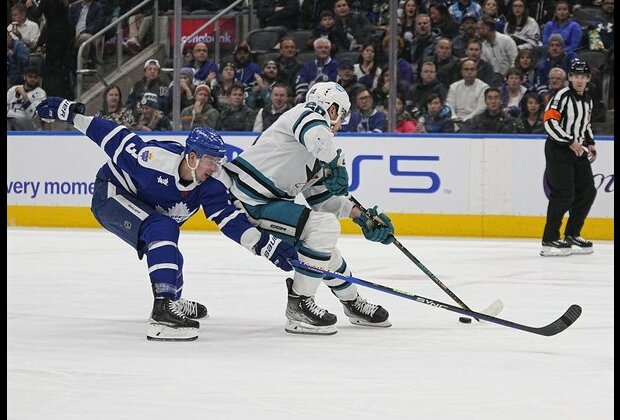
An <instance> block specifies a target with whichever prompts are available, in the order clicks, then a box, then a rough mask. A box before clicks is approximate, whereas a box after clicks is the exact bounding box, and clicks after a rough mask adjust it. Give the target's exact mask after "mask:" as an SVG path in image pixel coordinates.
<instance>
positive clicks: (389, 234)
mask: <svg viewBox="0 0 620 420" xmlns="http://www.w3.org/2000/svg"><path fill="white" fill-rule="evenodd" d="M375 217H378V218H379V220H380V222H379V221H377V220H376V219H375ZM353 221H354V222H355V223H357V224H358V225H360V226H361V228H362V232H363V233H364V237H365V238H366V239H368V240H369V241H373V242H381V243H382V244H385V245H387V244H391V243H392V241H394V226H392V221H391V220H390V218H389V217H387V215H386V214H385V213H379V212H378V211H377V206H374V207H373V208H370V209H368V210H367V211H366V213H362V214H360V215H359V216H358V217H356V218H355V219H353Z"/></svg>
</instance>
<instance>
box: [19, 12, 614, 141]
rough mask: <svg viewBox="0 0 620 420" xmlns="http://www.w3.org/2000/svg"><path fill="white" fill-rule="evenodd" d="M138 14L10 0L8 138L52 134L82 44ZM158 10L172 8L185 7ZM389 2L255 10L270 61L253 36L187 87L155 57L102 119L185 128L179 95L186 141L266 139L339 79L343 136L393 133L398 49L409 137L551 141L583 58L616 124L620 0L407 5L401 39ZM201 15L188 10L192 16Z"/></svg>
mask: <svg viewBox="0 0 620 420" xmlns="http://www.w3.org/2000/svg"><path fill="white" fill-rule="evenodd" d="M137 3H138V2H137V1H122V2H121V1H115V0H77V1H68V0H26V1H23V0H7V15H8V18H7V126H8V127H10V129H13V130H38V129H42V128H43V125H42V124H41V122H40V121H37V118H38V117H36V113H34V112H33V109H35V108H36V105H37V103H38V102H39V101H41V100H43V99H44V98H45V97H46V95H49V96H63V97H67V98H73V91H72V89H71V86H72V85H71V83H70V76H71V74H72V72H74V71H75V65H76V64H75V62H76V59H77V52H78V50H79V47H80V45H81V44H82V43H84V42H85V41H86V40H88V39H89V38H90V37H91V36H92V35H93V34H95V33H96V32H98V31H99V30H101V28H103V27H104V26H105V25H106V24H107V23H109V22H110V19H113V18H114V16H119V14H120V13H124V12H125V11H127V10H129V9H130V8H132V7H134V6H135V5H136V4H137ZM159 3H160V6H163V9H165V8H166V7H167V6H170V5H171V4H172V2H166V1H162V0H160V2H159ZM168 3H170V4H168ZM388 3H389V2H388V1H369V0H366V1H365V0H301V1H300V0H275V1H274V0H255V1H254V5H255V13H256V16H257V18H258V19H259V22H260V25H259V26H260V28H267V27H269V28H271V29H273V28H276V29H277V30H279V31H280V34H281V36H280V38H279V40H278V41H277V42H276V43H274V44H273V45H272V46H271V47H270V49H269V50H268V51H266V52H265V51H262V50H261V51H258V50H254V49H253V48H254V47H253V45H252V43H251V42H250V41H251V40H250V39H247V38H246V40H242V41H241V42H238V43H237V45H236V46H235V47H234V50H233V51H232V52H231V53H230V54H224V55H223V57H222V60H220V62H216V61H214V60H213V59H212V58H211V56H212V50H213V46H212V45H207V44H205V43H202V42H198V43H195V44H192V46H191V48H190V49H188V51H186V52H185V53H186V55H185V58H186V59H185V62H184V64H183V68H182V69H181V71H180V74H179V78H178V79H179V84H178V86H175V85H174V83H173V82H172V77H171V75H170V74H169V73H165V72H163V71H162V65H161V64H160V62H159V61H158V60H157V59H154V58H150V59H147V60H146V61H145V63H144V68H143V75H142V77H141V78H140V79H139V80H136V81H135V83H134V84H133V87H132V88H131V89H130V90H129V91H128V92H122V89H121V88H120V87H119V86H117V85H112V86H109V87H107V88H106V89H105V92H104V93H103V95H102V98H101V105H100V111H99V113H98V115H99V116H101V117H103V118H107V119H110V120H113V121H116V122H118V123H121V124H123V125H126V126H127V127H128V128H130V129H133V130H143V131H147V130H153V131H166V130H172V124H171V121H172V120H173V118H172V103H173V98H174V97H175V95H178V96H180V98H181V101H180V102H181V129H182V130H191V129H192V128H194V127H204V126H206V127H212V128H215V129H217V130H222V131H262V130H265V129H266V128H268V127H269V126H270V125H271V124H272V123H273V122H274V121H275V120H276V119H277V118H278V116H279V115H281V114H282V113H284V112H285V111H286V110H288V109H290V108H291V107H292V106H294V105H295V104H296V103H299V102H302V101H303V100H304V97H305V94H306V92H307V91H308V90H309V89H310V88H311V87H312V85H313V84H314V83H317V82H322V81H334V82H337V83H339V84H341V85H342V86H343V87H344V88H345V90H346V91H347V93H348V94H349V97H350V99H351V104H352V110H351V111H352V112H351V117H350V119H349V120H348V122H347V124H345V125H344V126H343V128H342V130H343V131H346V132H386V131H387V129H388V118H389V112H388V104H389V96H388V93H389V84H390V77H389V70H388V51H389V48H390V47H392V46H393V48H396V50H397V60H398V61H397V65H396V68H397V78H396V79H397V86H396V92H397V99H396V118H397V121H396V124H395V126H396V131H397V132H400V133H450V132H465V133H468V132H469V133H543V129H542V125H541V121H540V118H541V113H542V112H543V111H544V109H545V106H546V105H547V103H548V101H549V99H550V98H551V97H553V94H554V93H555V92H557V91H558V90H559V89H561V88H562V87H564V86H566V85H567V76H566V75H567V73H568V69H569V67H570V64H571V62H572V60H574V59H575V58H578V57H584V58H585V59H586V61H587V60H588V59H587V58H586V57H588V56H587V55H586V53H588V54H590V53H592V52H593V51H596V52H597V53H598V54H604V56H605V57H606V60H605V64H604V65H603V66H591V67H593V80H592V83H591V88H590V93H591V95H592V98H593V100H594V103H595V112H594V119H595V121H596V119H597V118H599V119H601V120H602V119H604V116H605V112H604V111H605V104H606V103H607V98H605V97H604V95H605V94H607V91H606V90H605V89H603V86H602V80H603V74H605V72H608V73H611V74H613V67H614V36H613V35H614V23H613V22H614V0H594V1H585V0H584V1H578V0H577V1H574V0H571V1H565V0H559V1H555V2H547V1H537V2H532V1H529V0H508V1H506V0H504V1H499V0H483V1H482V2H481V3H477V2H476V1H473V0H456V1H454V0H452V1H451V0H434V1H433V0H430V1H429V0H405V1H401V2H400V4H399V9H398V13H397V16H398V18H397V19H398V21H397V39H396V40H391V39H390V37H389V36H388V28H389V18H390V14H389V10H388V9H389V8H388ZM213 4H217V2H213ZM201 5H202V3H201V2H199V1H196V2H192V1H184V2H183V7H184V12H185V13H189V12H191V11H192V10H194V9H197V8H200V7H201ZM225 6H226V5H221V7H225ZM580 8H589V9H593V8H598V9H597V12H596V14H594V15H592V16H591V17H589V18H588V20H587V21H584V20H583V19H579V20H577V19H576V16H577V15H578V11H579V9H580ZM149 18H150V16H148V13H147V12H143V13H138V14H136V15H135V16H132V18H130V19H129V20H128V23H127V31H126V32H127V38H126V40H125V42H124V44H123V45H124V46H125V48H126V52H128V53H131V54H135V53H136V52H139V51H140V50H141V49H142V48H144V45H146V44H147V43H148V42H149V40H148V37H149V35H148V33H149V25H150V23H149ZM300 39H301V41H300ZM392 41H394V42H392ZM67 45H70V46H71V48H66V46H67ZM102 51H103V48H102V47H101V46H99V47H96V48H90V49H83V51H82V54H83V60H84V61H85V62H86V63H87V65H97V64H98V63H100V61H101V60H102V57H101V53H102ZM37 57H43V58H44V61H43V62H41V61H37ZM42 63H43V64H42ZM612 77H613V76H612Z"/></svg>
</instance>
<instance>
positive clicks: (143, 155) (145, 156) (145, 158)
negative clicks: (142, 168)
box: [140, 150, 153, 162]
mask: <svg viewBox="0 0 620 420" xmlns="http://www.w3.org/2000/svg"><path fill="white" fill-rule="evenodd" d="M140 159H142V160H143V161H145V162H148V161H149V160H151V159H153V154H152V153H151V152H149V151H148V150H145V151H144V152H142V153H141V154H140Z"/></svg>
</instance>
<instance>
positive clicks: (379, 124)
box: [342, 87, 387, 133]
mask: <svg viewBox="0 0 620 420" xmlns="http://www.w3.org/2000/svg"><path fill="white" fill-rule="evenodd" d="M355 103H356V105H357V111H354V112H351V117H350V119H349V121H348V122H347V124H344V125H343V126H342V131H343V132H351V133H384V132H386V131H387V117H386V115H385V113H384V112H383V111H377V108H375V106H374V104H373V99H372V94H371V93H370V91H369V90H368V88H366V87H364V88H362V89H359V90H358V91H357V93H356V95H355Z"/></svg>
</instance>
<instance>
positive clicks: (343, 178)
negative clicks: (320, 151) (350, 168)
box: [321, 149, 349, 195]
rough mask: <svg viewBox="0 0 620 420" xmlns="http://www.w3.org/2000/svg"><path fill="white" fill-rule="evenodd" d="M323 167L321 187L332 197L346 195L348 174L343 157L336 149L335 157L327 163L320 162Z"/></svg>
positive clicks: (340, 151)
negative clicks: (323, 186) (332, 195)
mask: <svg viewBox="0 0 620 420" xmlns="http://www.w3.org/2000/svg"><path fill="white" fill-rule="evenodd" d="M321 165H322V166H323V185H325V188H327V191H329V192H330V193H332V194H334V195H347V193H348V192H349V174H348V173H347V168H346V167H345V166H344V155H343V153H342V150H340V149H338V152H337V153H336V157H335V158H334V159H333V160H332V161H331V162H329V163H327V162H321Z"/></svg>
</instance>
